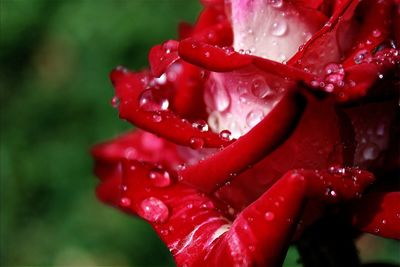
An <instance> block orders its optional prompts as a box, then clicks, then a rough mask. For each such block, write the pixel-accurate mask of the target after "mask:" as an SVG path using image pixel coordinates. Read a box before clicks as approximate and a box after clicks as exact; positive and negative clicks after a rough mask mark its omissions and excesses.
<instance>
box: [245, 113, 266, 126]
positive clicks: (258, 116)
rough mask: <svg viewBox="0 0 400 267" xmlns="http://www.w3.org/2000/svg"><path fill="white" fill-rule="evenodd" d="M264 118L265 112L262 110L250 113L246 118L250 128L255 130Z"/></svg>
mask: <svg viewBox="0 0 400 267" xmlns="http://www.w3.org/2000/svg"><path fill="white" fill-rule="evenodd" d="M263 118H264V112H263V111H262V110H261V109H255V110H252V111H250V112H249V113H248V114H247V116H246V123H247V125H248V126H249V127H250V128H253V127H254V126H256V125H257V123H259V122H260V121H261V120H262V119H263Z"/></svg>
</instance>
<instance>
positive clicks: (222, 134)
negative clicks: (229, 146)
mask: <svg viewBox="0 0 400 267" xmlns="http://www.w3.org/2000/svg"><path fill="white" fill-rule="evenodd" d="M219 137H220V138H221V139H222V140H225V141H229V140H232V134H231V132H230V131H229V130H222V131H221V132H220V133H219Z"/></svg>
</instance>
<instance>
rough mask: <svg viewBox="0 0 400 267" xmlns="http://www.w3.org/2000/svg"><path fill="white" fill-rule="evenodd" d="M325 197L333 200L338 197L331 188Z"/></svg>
mask: <svg viewBox="0 0 400 267" xmlns="http://www.w3.org/2000/svg"><path fill="white" fill-rule="evenodd" d="M325 195H326V196H327V197H331V198H336V197H337V193H336V191H335V190H333V189H332V188H330V187H328V188H327V189H326V192H325Z"/></svg>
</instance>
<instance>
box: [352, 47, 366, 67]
mask: <svg viewBox="0 0 400 267" xmlns="http://www.w3.org/2000/svg"><path fill="white" fill-rule="evenodd" d="M365 54H366V50H362V51H360V52H358V53H357V54H356V55H355V56H354V58H353V59H354V63H356V64H360V63H362V62H363V60H364V59H365Z"/></svg>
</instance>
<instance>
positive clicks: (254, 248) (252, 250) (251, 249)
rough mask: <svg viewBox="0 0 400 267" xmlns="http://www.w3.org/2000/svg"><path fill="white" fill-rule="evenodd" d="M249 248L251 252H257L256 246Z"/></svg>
mask: <svg viewBox="0 0 400 267" xmlns="http://www.w3.org/2000/svg"><path fill="white" fill-rule="evenodd" d="M248 248H249V250H250V251H251V252H254V251H255V250H256V247H255V246H252V245H250V246H249V247H248Z"/></svg>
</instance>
